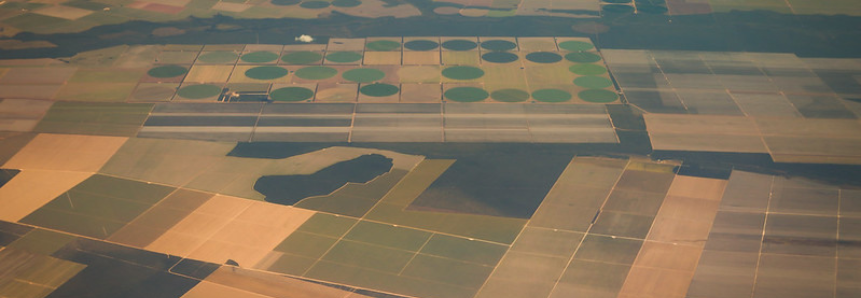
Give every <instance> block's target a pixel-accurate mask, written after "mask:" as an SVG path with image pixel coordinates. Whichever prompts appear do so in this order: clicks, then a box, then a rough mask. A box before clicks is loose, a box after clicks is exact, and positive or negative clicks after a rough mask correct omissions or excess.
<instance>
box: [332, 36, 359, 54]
mask: <svg viewBox="0 0 861 298" xmlns="http://www.w3.org/2000/svg"><path fill="white" fill-rule="evenodd" d="M363 50H365V39H364V38H332V39H329V46H328V47H326V51H327V52H337V51H358V52H361V51H363Z"/></svg>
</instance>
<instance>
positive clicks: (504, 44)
mask: <svg viewBox="0 0 861 298" xmlns="http://www.w3.org/2000/svg"><path fill="white" fill-rule="evenodd" d="M481 47H482V48H484V49H486V50H491V51H508V50H513V49H515V48H517V44H516V43H513V42H510V41H507V40H488V41H483V42H481Z"/></svg>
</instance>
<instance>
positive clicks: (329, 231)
mask: <svg viewBox="0 0 861 298" xmlns="http://www.w3.org/2000/svg"><path fill="white" fill-rule="evenodd" d="M356 222H358V220H356V219H353V218H350V217H346V216H338V215H332V214H326V213H317V214H314V216H311V218H309V219H308V220H307V221H305V223H304V224H302V226H300V227H299V228H298V229H297V230H296V231H302V232H307V233H313V234H318V235H323V236H330V237H335V238H341V236H344V234H346V233H347V231H349V230H350V229H351V228H352V227H353V225H355V224H356Z"/></svg>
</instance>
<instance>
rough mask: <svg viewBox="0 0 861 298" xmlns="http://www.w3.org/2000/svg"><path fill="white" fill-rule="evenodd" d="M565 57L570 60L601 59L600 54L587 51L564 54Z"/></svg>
mask: <svg viewBox="0 0 861 298" xmlns="http://www.w3.org/2000/svg"><path fill="white" fill-rule="evenodd" d="M565 59H566V60H568V61H571V62H579V63H592V62H598V61H601V56H598V55H596V54H593V53H589V52H574V53H568V54H566V55H565Z"/></svg>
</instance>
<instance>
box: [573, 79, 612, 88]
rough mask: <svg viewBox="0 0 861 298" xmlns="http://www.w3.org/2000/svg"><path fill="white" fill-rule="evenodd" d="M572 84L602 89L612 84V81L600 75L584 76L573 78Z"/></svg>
mask: <svg viewBox="0 0 861 298" xmlns="http://www.w3.org/2000/svg"><path fill="white" fill-rule="evenodd" d="M574 85H577V86H580V87H584V88H589V89H604V88H607V87H610V86H613V82H612V81H610V80H608V79H606V78H602V77H595V76H584V77H579V78H576V79H574Z"/></svg>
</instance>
